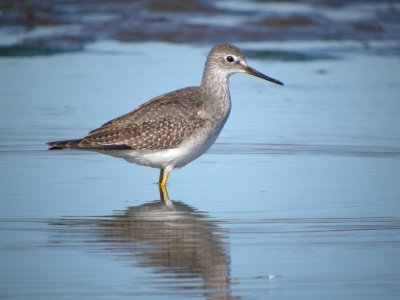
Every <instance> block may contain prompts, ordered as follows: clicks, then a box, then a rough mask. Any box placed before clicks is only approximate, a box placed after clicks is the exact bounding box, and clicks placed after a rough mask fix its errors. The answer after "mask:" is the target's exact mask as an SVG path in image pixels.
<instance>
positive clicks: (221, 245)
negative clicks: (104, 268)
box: [57, 187, 236, 299]
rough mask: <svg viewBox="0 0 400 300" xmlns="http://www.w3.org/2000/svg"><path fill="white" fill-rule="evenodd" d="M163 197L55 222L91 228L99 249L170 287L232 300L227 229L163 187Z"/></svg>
mask: <svg viewBox="0 0 400 300" xmlns="http://www.w3.org/2000/svg"><path fill="white" fill-rule="evenodd" d="M160 198H161V199H160V200H161V201H160V200H157V201H153V202H150V203H146V204H143V205H139V206H132V207H129V208H128V209H127V210H125V211H123V212H120V213H119V214H116V215H113V216H109V217H99V218H92V217H91V218H87V219H86V220H85V219H84V220H82V219H80V220H77V219H76V218H73V219H70V218H69V219H63V220H59V221H58V222H57V225H66V226H65V228H71V225H77V226H82V225H83V226H88V228H87V233H88V234H89V235H91V238H90V241H91V244H92V245H93V241H95V242H99V243H101V245H102V246H101V248H100V249H101V251H104V249H107V251H115V253H116V255H122V256H123V257H124V258H125V259H126V258H128V259H132V260H133V261H135V264H134V265H135V266H139V267H148V268H149V269H152V270H154V272H155V273H156V274H157V276H159V278H165V279H167V278H168V282H171V284H172V285H173V286H172V288H175V289H177V290H179V289H185V290H187V289H191V290H193V291H194V290H196V289H197V290H200V292H201V293H202V294H203V295H204V296H205V298H206V299H234V298H235V297H232V296H231V295H230V293H229V255H228V249H227V245H226V243H225V239H226V236H227V234H226V231H224V230H223V229H221V228H220V227H219V226H217V224H216V222H215V221H213V220H211V219H210V218H209V217H207V215H205V214H204V213H201V212H199V211H197V210H196V209H194V208H192V207H190V206H189V205H187V204H184V203H182V202H179V201H171V200H170V199H169V197H168V193H167V190H166V188H165V187H164V188H160ZM72 227H75V226H72ZM93 227H95V228H93ZM67 231H68V230H67ZM63 232H64V233H65V230H63ZM79 232H80V233H82V228H80V230H79ZM67 236H68V238H70V237H71V235H69V234H68V235H67ZM171 279H172V281H171ZM187 279H190V280H187ZM180 282H181V283H184V287H182V284H181V285H180ZM188 282H189V283H188ZM188 284H189V286H188ZM179 285H180V286H179ZM190 285H192V286H190ZM170 288H171V286H168V289H170ZM235 299H236V298H235Z"/></svg>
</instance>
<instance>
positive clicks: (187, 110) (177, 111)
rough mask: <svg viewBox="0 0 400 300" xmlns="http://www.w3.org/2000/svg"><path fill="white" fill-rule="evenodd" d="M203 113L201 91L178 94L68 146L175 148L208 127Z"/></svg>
mask: <svg viewBox="0 0 400 300" xmlns="http://www.w3.org/2000/svg"><path fill="white" fill-rule="evenodd" d="M194 103H195V104H197V105H193V104H194ZM200 109H201V103H200V101H199V94H198V88H196V87H192V88H185V89H181V90H177V91H174V92H171V93H168V94H164V95H162V96H159V97H157V98H154V99H153V100H150V101H149V102H147V103H145V104H143V105H141V106H139V107H138V108H137V109H136V110H134V111H132V112H130V113H128V114H126V115H123V116H121V117H119V118H116V119H113V120H111V121H109V122H107V123H105V124H104V125H102V126H101V127H99V128H97V129H95V130H92V131H91V132H90V133H89V134H88V135H87V136H86V137H84V138H83V139H81V140H75V141H71V143H69V144H68V143H67V144H65V145H66V147H67V148H79V149H135V150H162V149H171V148H175V147H177V146H178V145H180V144H181V143H182V142H183V141H184V140H185V139H186V138H188V137H190V136H191V135H193V134H194V133H195V132H196V131H197V130H198V129H199V128H201V127H202V126H203V125H204V123H205V121H204V119H202V118H201V117H200V116H199V114H198V111H200ZM52 146H57V145H56V144H54V145H52Z"/></svg>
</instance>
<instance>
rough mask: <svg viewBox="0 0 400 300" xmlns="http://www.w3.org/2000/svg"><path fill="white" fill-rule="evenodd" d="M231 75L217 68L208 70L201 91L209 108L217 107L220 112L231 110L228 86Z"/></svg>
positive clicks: (204, 75)
mask: <svg viewBox="0 0 400 300" xmlns="http://www.w3.org/2000/svg"><path fill="white" fill-rule="evenodd" d="M228 80H229V75H227V74H224V73H222V72H220V71H219V70H218V69H217V68H215V70H214V69H213V68H207V67H206V70H205V72H204V74H203V79H202V81H201V85H200V90H201V91H202V94H203V95H206V97H205V99H204V101H205V102H206V104H207V106H209V107H215V108H216V109H219V110H220V111H224V112H228V111H229V110H230V105H231V102H230V95H229V85H228Z"/></svg>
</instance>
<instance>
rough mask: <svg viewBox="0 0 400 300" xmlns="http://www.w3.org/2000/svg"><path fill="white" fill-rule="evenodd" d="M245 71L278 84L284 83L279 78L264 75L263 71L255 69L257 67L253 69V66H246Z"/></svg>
mask: <svg viewBox="0 0 400 300" xmlns="http://www.w3.org/2000/svg"><path fill="white" fill-rule="evenodd" d="M245 72H246V73H247V74H250V75H254V76H257V77H259V78H262V79H265V80H268V81H271V82H273V83H276V84H279V85H284V84H283V82H281V81H279V80H276V79H274V78H271V77H269V76H267V75H264V74H263V73H261V72H258V71H257V70H255V69H253V68H251V67H249V66H247V67H246V69H245Z"/></svg>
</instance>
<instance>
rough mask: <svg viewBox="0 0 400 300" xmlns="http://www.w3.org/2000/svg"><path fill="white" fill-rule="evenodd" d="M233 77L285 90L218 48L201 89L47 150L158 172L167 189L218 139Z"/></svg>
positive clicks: (168, 97)
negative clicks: (92, 154) (174, 173)
mask: <svg viewBox="0 0 400 300" xmlns="http://www.w3.org/2000/svg"><path fill="white" fill-rule="evenodd" d="M235 73H246V74H250V75H253V76H256V77H259V78H261V79H264V80H267V81H270V82H272V83H275V84H278V85H284V84H283V83H282V82H281V81H279V80H276V79H274V78H272V77H269V76H267V75H264V74H263V73H261V72H259V71H257V70H255V69H253V68H252V67H250V66H249V65H248V64H247V61H246V58H245V55H244V54H243V52H242V51H241V50H240V49H239V48H237V47H236V46H233V45H230V44H217V45H214V46H213V47H212V49H211V51H210V52H209V53H208V56H207V59H206V62H205V67H204V71H203V77H202V80H201V84H200V85H199V86H194V87H186V88H182V89H178V90H175V91H172V92H168V93H165V94H162V95H160V96H158V97H155V98H153V99H151V100H149V101H147V102H145V103H144V104H142V105H140V106H139V107H137V108H136V109H135V110H133V111H131V112H129V113H127V114H125V115H122V116H120V117H117V118H115V119H112V120H111V121H109V122H107V123H105V124H103V125H102V126H100V127H99V128H97V129H94V130H92V131H90V132H89V133H88V134H87V135H86V136H85V137H83V138H80V139H72V140H62V141H54V142H49V143H47V144H48V145H49V146H50V148H49V150H60V149H79V150H90V151H96V152H100V153H103V154H107V155H111V156H114V157H119V158H123V159H125V160H127V161H128V162H131V163H135V164H139V165H144V166H149V167H153V168H158V169H160V176H159V180H158V185H159V187H160V188H165V186H166V184H167V181H168V176H169V174H170V172H171V170H172V169H175V168H181V167H183V166H185V165H186V164H188V163H190V162H191V161H193V160H195V159H196V158H198V157H199V156H201V155H202V154H203V153H205V152H206V151H207V150H208V149H209V148H210V147H211V145H212V144H213V143H214V142H215V140H216V139H217V137H218V136H219V134H220V132H221V130H222V128H223V127H224V125H225V123H226V121H227V119H228V117H229V114H230V111H231V97H230V93H229V77H230V76H231V75H232V74H235Z"/></svg>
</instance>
